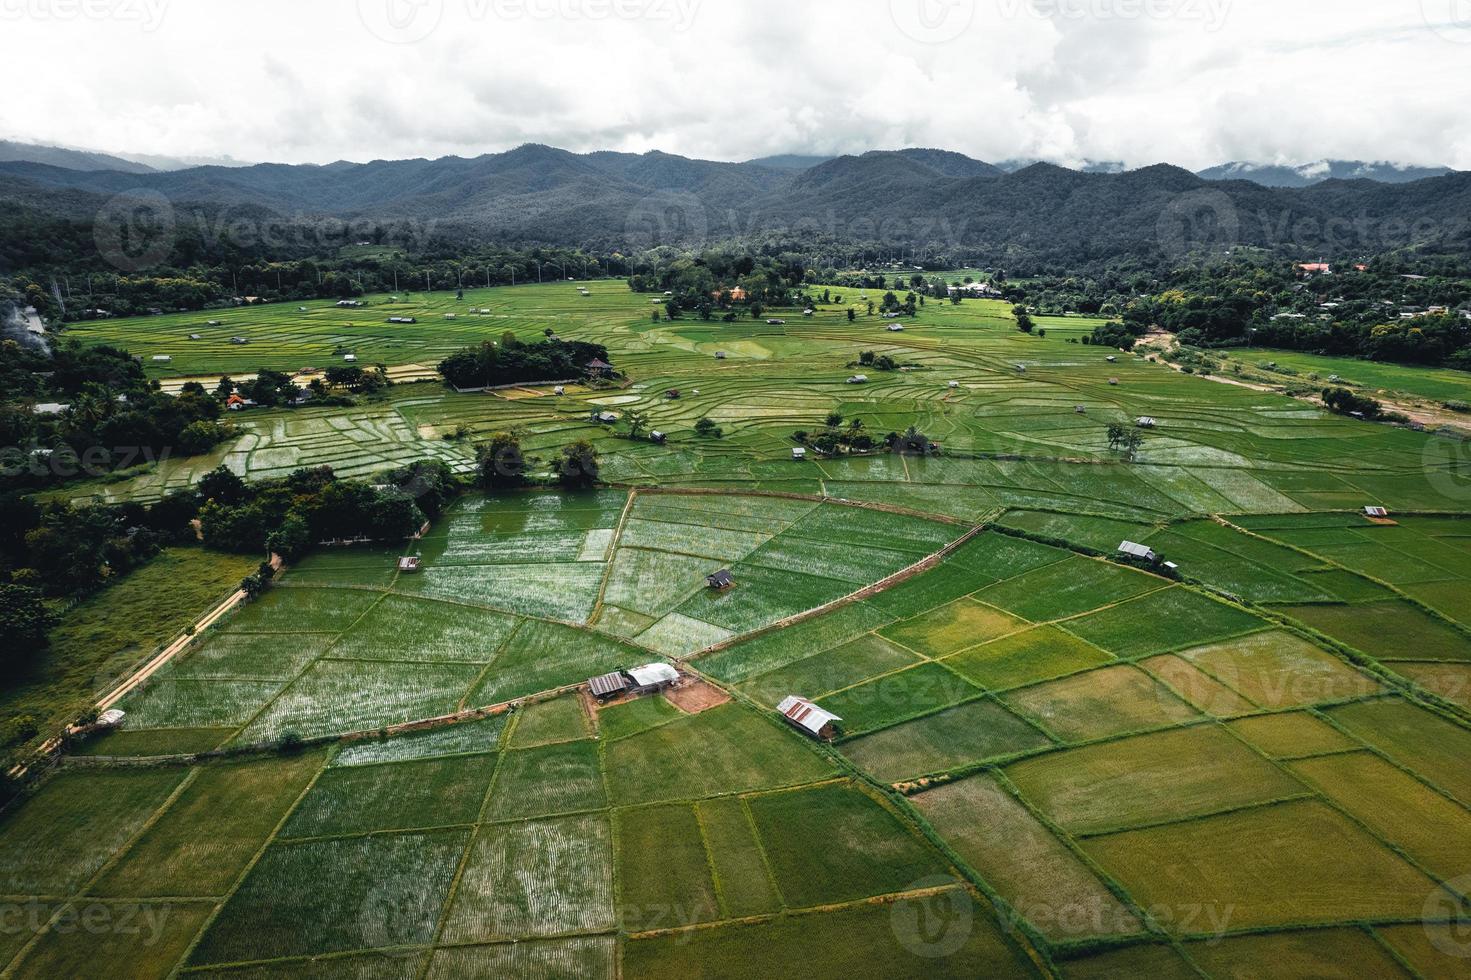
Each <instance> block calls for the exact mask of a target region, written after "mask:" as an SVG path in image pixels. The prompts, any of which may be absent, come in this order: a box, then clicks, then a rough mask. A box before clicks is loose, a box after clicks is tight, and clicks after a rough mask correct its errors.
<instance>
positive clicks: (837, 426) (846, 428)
mask: <svg viewBox="0 0 1471 980" xmlns="http://www.w3.org/2000/svg"><path fill="white" fill-rule="evenodd" d="M792 438H793V439H794V440H795V441H797V442H799V443H801V444H802V445H804V446H806V447H808V448H809V449H815V450H817V451H818V452H820V453H822V454H824V455H826V456H837V455H840V454H842V453H867V452H872V451H873V449H874V446H875V445H876V443H875V441H874V437H873V435H872V434H871V433H869V431H868V429H867V427H866V426H865V425H864V424H863V420H862V419H858V418H855V419H845V418H843V416H842V415H841V414H840V413H838V412H833V413H831V414H830V415H828V417H827V418H826V419H824V420H823V427H822V428H821V429H820V430H819V431H817V432H809V431H807V430H806V429H800V430H798V431H797V432H794V433H792Z"/></svg>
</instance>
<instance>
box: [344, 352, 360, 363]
mask: <svg viewBox="0 0 1471 980" xmlns="http://www.w3.org/2000/svg"><path fill="white" fill-rule="evenodd" d="M342 359H343V360H344V361H347V362H348V363H349V364H351V363H352V362H353V361H356V360H357V359H358V356H357V355H356V354H344V355H342Z"/></svg>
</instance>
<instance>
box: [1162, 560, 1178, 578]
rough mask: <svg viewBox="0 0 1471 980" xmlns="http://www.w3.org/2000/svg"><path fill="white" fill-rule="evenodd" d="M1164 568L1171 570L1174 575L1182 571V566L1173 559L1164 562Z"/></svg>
mask: <svg viewBox="0 0 1471 980" xmlns="http://www.w3.org/2000/svg"><path fill="white" fill-rule="evenodd" d="M1164 570H1165V571H1167V572H1169V573H1170V574H1171V575H1174V574H1176V573H1177V572H1179V571H1180V566H1179V565H1176V564H1175V563H1174V562H1172V561H1167V562H1165V563H1164Z"/></svg>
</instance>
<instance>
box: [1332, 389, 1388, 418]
mask: <svg viewBox="0 0 1471 980" xmlns="http://www.w3.org/2000/svg"><path fill="white" fill-rule="evenodd" d="M1323 404H1324V405H1326V406H1327V407H1328V410H1329V411H1330V412H1337V413H1338V414H1339V415H1353V416H1356V417H1362V418H1366V419H1377V418H1379V416H1380V415H1381V414H1383V411H1384V406H1383V405H1381V404H1379V402H1377V401H1375V400H1374V399H1372V398H1370V397H1368V396H1367V395H1359V394H1355V393H1354V392H1352V391H1350V390H1349V389H1347V388H1328V389H1325V390H1324V392H1323Z"/></svg>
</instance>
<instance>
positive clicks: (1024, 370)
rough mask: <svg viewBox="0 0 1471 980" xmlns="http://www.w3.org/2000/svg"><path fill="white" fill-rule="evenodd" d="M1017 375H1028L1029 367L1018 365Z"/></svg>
mask: <svg viewBox="0 0 1471 980" xmlns="http://www.w3.org/2000/svg"><path fill="white" fill-rule="evenodd" d="M1016 373H1017V374H1026V373H1027V366H1026V365H1025V364H1018V365H1017V366H1016Z"/></svg>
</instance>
